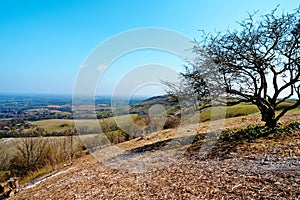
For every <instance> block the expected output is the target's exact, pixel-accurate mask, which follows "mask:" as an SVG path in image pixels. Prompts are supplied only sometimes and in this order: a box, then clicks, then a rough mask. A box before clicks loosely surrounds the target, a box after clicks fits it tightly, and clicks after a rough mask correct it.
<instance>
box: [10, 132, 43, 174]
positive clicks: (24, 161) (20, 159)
mask: <svg viewBox="0 0 300 200" xmlns="http://www.w3.org/2000/svg"><path fill="white" fill-rule="evenodd" d="M47 144H48V139H44V138H35V137H27V138H22V139H20V140H18V141H17V142H16V143H15V146H16V149H17V152H16V155H15V157H14V158H13V160H12V165H13V166H14V168H15V170H17V171H21V173H24V174H25V173H27V172H29V171H34V170H36V169H37V168H38V167H41V166H43V165H44V164H45V163H43V162H44V161H45V159H44V157H45V156H46V155H45V153H46V147H47Z"/></svg>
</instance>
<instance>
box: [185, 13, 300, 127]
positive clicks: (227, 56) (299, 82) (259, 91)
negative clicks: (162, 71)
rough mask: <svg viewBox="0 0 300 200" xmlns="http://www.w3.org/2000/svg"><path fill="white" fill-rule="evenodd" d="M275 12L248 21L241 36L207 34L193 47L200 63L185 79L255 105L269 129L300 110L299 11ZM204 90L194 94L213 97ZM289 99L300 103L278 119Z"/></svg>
mask: <svg viewBox="0 0 300 200" xmlns="http://www.w3.org/2000/svg"><path fill="white" fill-rule="evenodd" d="M276 12H277V8H276V9H275V10H273V11H272V12H271V13H270V14H267V15H264V16H262V17H261V20H260V21H258V22H257V23H256V22H255V20H254V17H255V16H256V15H255V14H254V15H250V16H249V18H248V19H245V20H244V21H242V22H241V23H240V26H241V29H240V30H239V31H237V30H235V31H227V32H226V33H221V32H219V33H218V34H216V35H213V34H205V33H204V37H203V40H201V41H197V42H195V47H194V51H195V52H196V53H197V55H198V57H197V58H196V59H195V61H194V62H193V63H191V64H190V65H189V67H188V70H187V71H186V73H183V77H184V79H185V81H187V82H189V83H191V84H192V85H194V86H197V84H195V83H197V82H199V81H200V83H202V85H201V87H203V83H205V85H206V86H207V87H208V88H210V89H213V90H217V89H216V88H217V87H221V88H220V90H224V91H225V92H226V93H227V94H228V95H229V96H232V97H239V98H241V99H242V100H244V101H248V102H251V103H253V104H254V105H256V106H257V107H258V108H259V110H260V111H261V115H262V121H264V122H266V126H269V127H274V126H276V124H277V122H278V120H279V119H280V118H281V117H282V116H283V115H284V114H285V113H286V112H287V111H289V110H291V109H293V108H296V107H297V106H299V105H300V100H299V99H300V57H299V56H300V51H299V49H300V43H299V42H300V17H299V15H300V8H298V9H296V10H295V11H294V12H293V13H292V14H289V13H283V14H281V15H280V16H277V15H276ZM201 87H199V88H197V87H196V88H194V90H195V89H200V91H199V90H198V91H197V93H201V94H202V95H204V94H209V93H210V92H211V91H209V92H208V91H206V90H203V89H202V88H201ZM209 95H211V94H209ZM291 97H296V98H297V100H296V101H295V102H294V103H293V104H292V105H290V106H287V107H285V108H284V109H283V110H281V111H280V112H279V113H278V114H276V113H275V110H276V109H277V108H278V106H279V104H281V103H283V102H284V101H286V100H287V99H289V98H291Z"/></svg>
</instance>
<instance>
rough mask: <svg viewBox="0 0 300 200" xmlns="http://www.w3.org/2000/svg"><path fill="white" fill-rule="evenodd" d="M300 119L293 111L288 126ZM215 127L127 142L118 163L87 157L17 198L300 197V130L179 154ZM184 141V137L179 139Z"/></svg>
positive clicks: (233, 124) (237, 122)
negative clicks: (203, 153) (202, 154)
mask: <svg viewBox="0 0 300 200" xmlns="http://www.w3.org/2000/svg"><path fill="white" fill-rule="evenodd" d="M289 121H300V113H299V112H291V113H289V114H288V115H287V116H285V117H284V118H283V119H282V121H281V123H286V122H289ZM254 123H260V122H259V116H252V117H249V118H246V119H243V118H242V117H239V118H232V119H227V120H226V121H225V128H238V127H246V126H248V125H251V124H254ZM208 128H209V124H208V123H202V124H200V126H198V125H190V126H187V127H184V128H183V129H180V131H181V132H176V130H175V129H174V130H164V131H161V132H157V133H153V134H149V135H146V136H144V137H141V138H137V139H135V140H132V141H129V142H125V143H122V144H119V145H118V146H117V147H119V148H122V149H123V150H124V152H123V154H120V155H117V156H116V157H113V158H111V159H110V160H109V161H110V162H104V161H98V162H97V161H96V160H93V159H92V160H93V161H92V162H91V161H87V160H84V158H81V159H80V160H79V161H78V162H77V163H76V164H73V167H75V168H74V169H73V170H72V171H70V172H66V173H64V174H61V175H59V176H55V177H53V178H50V179H48V180H46V181H44V182H42V183H40V184H39V185H37V186H35V187H32V188H30V189H28V190H24V191H22V192H20V193H19V194H17V196H16V197H15V199H299V198H300V162H299V160H300V150H299V146H300V131H299V130H298V131H295V132H293V134H282V135H278V136H275V135H272V134H271V135H269V136H267V137H261V138H257V139H255V140H253V141H242V142H240V143H238V144H236V145H235V146H234V148H232V149H231V150H230V151H228V152H226V154H225V155H224V156H222V154H221V153H222V149H218V148H216V149H217V151H216V152H214V153H216V154H215V155H218V153H220V156H213V157H208V158H207V159H199V157H198V156H197V155H198V154H197V152H196V151H195V152H187V153H189V156H181V155H179V156H174V155H175V154H173V153H174V152H173V151H172V150H176V151H178V150H179V151H180V150H183V149H180V148H178V147H177V146H174V148H173V149H172V148H170V149H164V146H165V145H166V144H168V142H170V141H172V140H174V139H173V138H180V137H187V138H188V137H193V135H195V134H197V133H198V134H199V133H205V132H206V131H207V130H208ZM175 141H176V139H175Z"/></svg>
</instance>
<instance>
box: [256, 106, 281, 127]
mask: <svg viewBox="0 0 300 200" xmlns="http://www.w3.org/2000/svg"><path fill="white" fill-rule="evenodd" d="M260 110H261V115H262V121H264V122H266V123H265V126H267V127H269V128H274V127H275V126H276V125H277V120H276V118H275V111H274V110H272V109H260Z"/></svg>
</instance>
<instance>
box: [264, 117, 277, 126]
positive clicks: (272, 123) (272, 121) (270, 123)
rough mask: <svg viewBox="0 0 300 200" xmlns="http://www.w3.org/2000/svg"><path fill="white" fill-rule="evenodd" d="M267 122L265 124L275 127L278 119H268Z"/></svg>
mask: <svg viewBox="0 0 300 200" xmlns="http://www.w3.org/2000/svg"><path fill="white" fill-rule="evenodd" d="M265 122H266V124H265V125H266V126H267V127H269V128H274V127H276V125H277V120H275V119H268V120H266V121H265Z"/></svg>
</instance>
